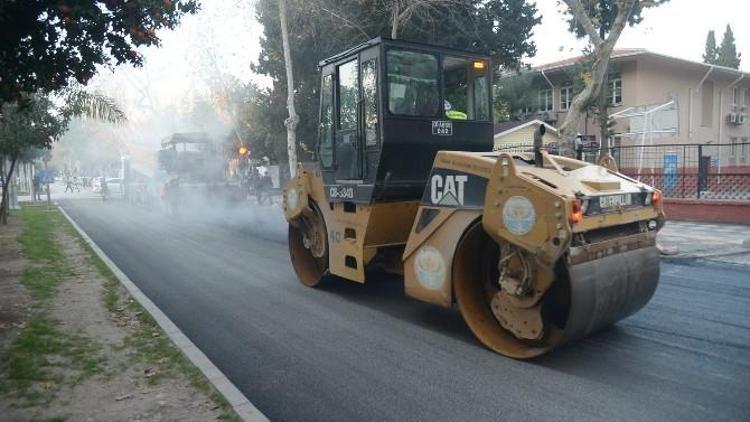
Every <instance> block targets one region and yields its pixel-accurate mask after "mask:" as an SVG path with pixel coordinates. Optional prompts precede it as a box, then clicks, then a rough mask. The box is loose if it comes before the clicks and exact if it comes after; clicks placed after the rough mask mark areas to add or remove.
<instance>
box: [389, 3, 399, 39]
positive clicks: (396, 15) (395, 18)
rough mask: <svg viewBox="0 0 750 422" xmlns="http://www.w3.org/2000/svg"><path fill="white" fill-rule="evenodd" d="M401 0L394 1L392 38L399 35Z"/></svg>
mask: <svg viewBox="0 0 750 422" xmlns="http://www.w3.org/2000/svg"><path fill="white" fill-rule="evenodd" d="M399 15H400V13H399V0H394V1H393V18H392V21H391V38H392V39H394V40H395V39H396V38H397V37H398V19H399Z"/></svg>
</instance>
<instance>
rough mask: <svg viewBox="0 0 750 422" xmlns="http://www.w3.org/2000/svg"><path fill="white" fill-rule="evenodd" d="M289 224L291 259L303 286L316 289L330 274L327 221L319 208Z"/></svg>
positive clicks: (312, 208)
mask: <svg viewBox="0 0 750 422" xmlns="http://www.w3.org/2000/svg"><path fill="white" fill-rule="evenodd" d="M310 208H311V210H310V211H308V212H305V213H303V214H302V216H300V218H299V219H297V220H296V221H295V224H289V239H288V243H289V257H290V258H291V260H292V266H293V267H294V271H295V272H296V273H297V277H298V278H299V280H300V281H301V282H302V284H304V285H306V286H308V287H315V286H317V285H318V283H319V282H320V280H322V279H323V277H324V276H325V275H326V274H328V236H327V231H326V226H325V221H324V220H323V216H322V214H321V213H320V210H319V209H318V207H317V206H316V205H315V204H314V203H313V202H310Z"/></svg>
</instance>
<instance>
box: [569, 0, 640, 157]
mask: <svg viewBox="0 0 750 422" xmlns="http://www.w3.org/2000/svg"><path fill="white" fill-rule="evenodd" d="M563 2H565V4H567V5H568V8H569V9H570V12H571V13H572V14H573V17H574V18H575V19H576V21H577V22H578V23H579V24H581V26H582V27H583V29H584V30H585V31H586V34H587V35H588V37H589V41H590V42H591V44H592V45H593V46H594V53H593V55H594V63H593V65H592V67H591V77H590V78H589V79H588V80H586V81H585V87H584V88H583V91H581V92H580V93H579V94H578V95H576V96H575V97H574V98H573V101H572V103H571V105H570V110H569V111H568V114H567V115H566V116H565V121H564V122H563V124H562V125H561V126H560V139H561V141H560V154H561V155H565V156H568V157H574V156H575V137H576V132H577V131H578V127H579V126H580V124H581V121H582V119H583V117H584V114H585V110H586V108H587V106H588V105H589V104H591V102H592V100H594V99H595V98H596V97H597V96H598V95H599V93H600V90H601V88H602V84H603V82H604V78H605V77H606V76H607V68H608V66H609V58H610V55H611V54H612V50H613V49H614V47H615V44H616V43H617V40H618V39H619V38H620V34H622V30H623V29H624V28H625V25H626V24H627V22H628V17H629V16H630V13H631V12H632V10H633V6H634V5H635V0H621V1H620V2H619V3H618V12H617V16H616V17H615V21H614V23H613V24H612V29H611V30H610V32H609V36H608V37H607V38H606V39H603V38H602V37H601V36H600V34H599V33H598V32H597V29H596V28H595V27H594V24H593V22H592V21H591V19H590V18H589V16H588V15H587V14H586V10H585V9H584V7H583V6H582V4H581V2H580V0H563Z"/></svg>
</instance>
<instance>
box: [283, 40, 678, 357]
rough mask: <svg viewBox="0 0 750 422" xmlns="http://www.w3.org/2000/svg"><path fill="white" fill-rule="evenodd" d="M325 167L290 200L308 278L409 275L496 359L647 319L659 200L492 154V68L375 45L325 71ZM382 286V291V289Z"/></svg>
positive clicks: (597, 170)
mask: <svg viewBox="0 0 750 422" xmlns="http://www.w3.org/2000/svg"><path fill="white" fill-rule="evenodd" d="M320 69H321V97H320V124H319V132H318V145H317V151H316V152H317V157H318V159H317V161H316V162H305V163H300V165H299V167H298V169H297V172H296V176H295V177H294V178H293V179H292V180H291V181H290V182H289V184H288V185H287V186H286V189H285V191H284V214H285V217H286V219H287V220H288V222H289V253H290V256H291V261H292V265H293V266H294V269H295V271H296V273H297V275H298V277H299V279H300V280H301V281H302V283H304V284H305V285H307V286H311V287H312V286H315V285H316V284H318V283H319V282H320V280H321V279H322V278H323V277H325V276H326V275H328V274H334V275H337V276H339V277H343V278H345V279H348V280H351V281H353V282H357V283H365V282H367V281H368V279H367V278H368V276H369V275H371V274H377V273H373V272H368V271H367V270H368V269H374V268H378V269H381V270H386V271H389V272H394V273H398V274H402V275H403V278H404V287H405V292H406V294H407V295H409V296H411V297H413V298H416V299H419V300H422V301H426V302H431V303H435V304H438V305H442V306H446V307H450V306H453V304H454V303H455V304H457V306H458V308H459V310H460V312H461V314H462V316H463V318H464V319H465V321H466V323H467V325H468V326H469V328H470V329H471V331H472V332H473V333H474V334H475V335H476V337H477V338H478V339H479V340H480V341H481V342H482V343H483V344H484V345H486V346H487V347H489V348H490V349H492V350H494V351H496V352H498V353H500V354H503V355H506V356H511V357H514V358H531V357H534V356H538V355H540V354H542V353H545V352H547V351H549V350H551V349H553V348H554V347H556V346H558V345H560V344H563V343H565V342H568V341H571V340H574V339H577V338H581V337H583V336H585V335H588V334H590V333H592V332H594V331H595V330H597V329H599V328H601V327H603V326H606V325H608V324H611V323H613V322H615V321H617V320H619V319H622V318H624V317H626V316H628V315H630V314H632V313H634V312H636V311H637V310H638V309H640V308H642V307H643V306H644V305H645V304H646V303H647V302H648V300H649V299H650V298H651V296H652V294H653V292H654V290H655V289H656V285H657V282H658V279H659V252H658V250H657V248H656V247H655V239H656V232H657V231H658V230H659V229H660V228H661V227H662V225H663V224H664V214H663V210H662V202H661V193H660V192H659V191H658V190H655V189H653V188H651V187H649V186H646V185H644V184H642V183H640V182H637V181H635V180H633V179H630V178H628V177H626V176H624V175H622V174H620V173H618V172H617V171H616V168H615V166H614V165H613V164H612V163H611V162H602V165H601V166H599V165H592V164H588V163H585V162H582V161H577V160H574V159H570V158H564V157H560V156H553V155H550V154H547V153H546V152H544V151H543V150H541V136H542V135H543V134H542V133H538V138H537V139H536V143H535V148H534V151H533V152H529V153H513V154H511V153H501V152H493V151H492V146H493V124H492V105H491V95H490V88H491V81H492V75H491V64H490V59H489V57H487V56H483V55H478V54H474V53H469V52H465V51H457V50H451V49H446V48H441V47H434V46H428V45H423V44H416V43H409V42H404V41H396V40H387V39H380V38H378V39H374V40H371V41H369V42H366V43H363V44H361V45H358V46H356V47H354V48H352V49H350V50H347V51H345V52H343V53H341V54H339V55H337V56H334V57H331V58H329V59H327V60H324V61H322V62H321V63H320ZM375 282H376V281H375Z"/></svg>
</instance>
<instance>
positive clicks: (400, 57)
mask: <svg viewBox="0 0 750 422" xmlns="http://www.w3.org/2000/svg"><path fill="white" fill-rule="evenodd" d="M386 62H387V73H388V111H390V112H391V114H396V115H403V116H422V117H435V116H437V114H438V111H439V109H440V103H439V97H440V93H439V90H438V60H437V57H436V56H435V55H433V54H429V53H422V52H417V51H408V50H399V49H390V50H388V52H387V53H386Z"/></svg>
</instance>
